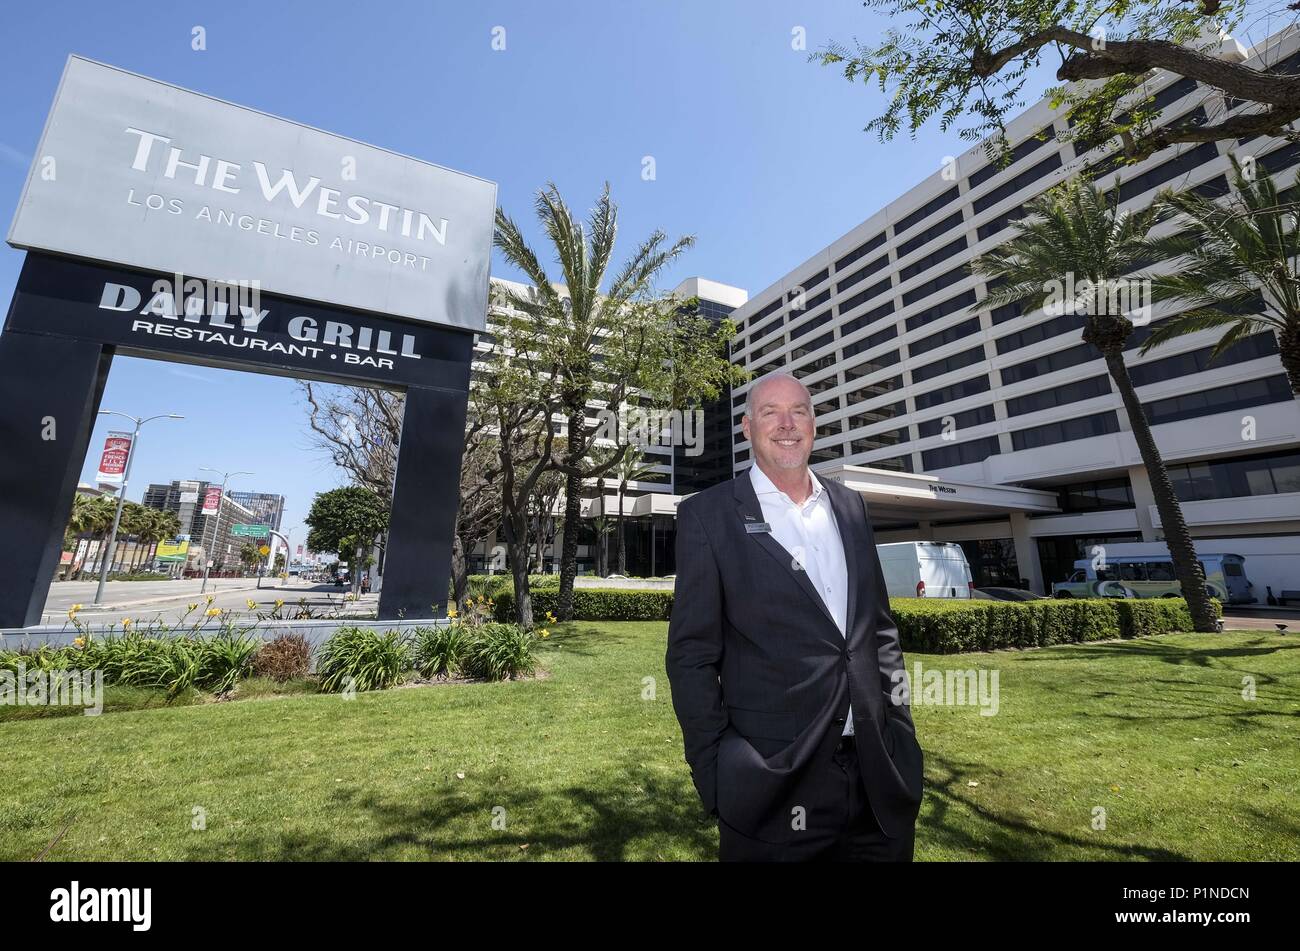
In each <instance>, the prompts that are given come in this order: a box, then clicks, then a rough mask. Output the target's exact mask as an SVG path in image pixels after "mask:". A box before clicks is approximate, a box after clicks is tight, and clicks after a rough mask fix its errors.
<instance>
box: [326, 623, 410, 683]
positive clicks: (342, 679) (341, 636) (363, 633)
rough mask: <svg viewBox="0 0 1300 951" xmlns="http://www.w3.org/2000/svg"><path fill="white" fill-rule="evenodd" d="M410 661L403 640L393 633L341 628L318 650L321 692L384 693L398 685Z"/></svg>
mask: <svg viewBox="0 0 1300 951" xmlns="http://www.w3.org/2000/svg"><path fill="white" fill-rule="evenodd" d="M410 660H411V657H410V651H409V650H408V648H407V645H406V642H405V640H404V639H403V638H402V637H401V635H399V634H397V633H396V632H395V631H388V632H386V633H384V634H379V633H377V632H375V631H372V630H370V629H369V628H360V627H344V628H340V629H339V630H338V631H337V632H335V634H334V636H333V637H331V638H330V639H329V640H328V641H326V642H325V646H324V647H323V648H321V652H320V659H319V660H318V661H317V664H316V672H317V673H318V674H319V675H320V679H321V689H322V690H326V691H331V692H338V691H342V690H346V689H348V687H352V688H353V689H355V690H383V689H385V688H387V687H391V686H392V685H393V684H395V683H399V682H400V681H401V677H402V674H403V672H405V671H406V670H409V669H410V666H411V663H410Z"/></svg>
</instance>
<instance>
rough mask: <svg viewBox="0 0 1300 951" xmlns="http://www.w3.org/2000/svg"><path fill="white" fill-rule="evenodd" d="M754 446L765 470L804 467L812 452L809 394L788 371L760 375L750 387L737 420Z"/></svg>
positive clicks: (811, 411)
mask: <svg viewBox="0 0 1300 951" xmlns="http://www.w3.org/2000/svg"><path fill="white" fill-rule="evenodd" d="M740 426H741V429H742V430H744V433H745V438H746V439H748V440H749V442H750V445H751V446H753V449H754V461H755V462H757V463H758V464H759V465H760V466H762V467H763V468H764V469H767V470H776V469H785V470H790V469H806V468H807V467H808V457H809V456H810V455H811V454H812V444H813V434H814V432H815V431H816V423H815V422H814V418H813V407H812V394H810V393H809V392H808V387H806V386H804V385H803V384H802V383H800V382H799V381H798V380H796V379H795V378H794V377H792V376H791V375H790V374H788V373H784V372H781V371H776V372H773V373H769V374H767V375H766V376H763V377H760V378H759V380H758V382H757V383H755V384H754V385H753V386H752V387H751V388H750V390H749V396H748V398H747V399H746V401H745V416H744V418H743V419H742V420H741V421H740Z"/></svg>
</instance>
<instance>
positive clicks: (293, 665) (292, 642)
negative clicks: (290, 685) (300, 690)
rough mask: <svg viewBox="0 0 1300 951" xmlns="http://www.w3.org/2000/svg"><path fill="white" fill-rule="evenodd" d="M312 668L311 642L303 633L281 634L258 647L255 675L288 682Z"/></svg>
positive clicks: (279, 681)
mask: <svg viewBox="0 0 1300 951" xmlns="http://www.w3.org/2000/svg"><path fill="white" fill-rule="evenodd" d="M310 670H311V643H310V642H309V641H308V640H307V638H306V637H304V636H303V635H302V634H281V635H279V636H278V637H274V638H272V639H271V640H269V641H267V642H266V643H265V644H263V645H262V646H261V647H260V648H258V651H257V656H256V657H255V658H254V659H253V675H254V676H256V677H269V678H270V679H271V680H274V681H275V682H276V683H281V684H282V683H287V682H288V681H290V680H297V679H299V678H301V677H306V676H307V673H308V671H310Z"/></svg>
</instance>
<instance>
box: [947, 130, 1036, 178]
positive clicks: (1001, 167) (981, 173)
mask: <svg viewBox="0 0 1300 951" xmlns="http://www.w3.org/2000/svg"><path fill="white" fill-rule="evenodd" d="M1039 136H1042V138H1039ZM1055 140H1056V130H1055V129H1054V128H1052V126H1050V125H1049V126H1047V127H1046V128H1044V129H1040V130H1039V132H1038V133H1037V135H1031V136H1030V137H1029V138H1027V139H1025V141H1023V142H1021V143H1020V144H1019V145H1017V146H1016V147H1015V148H1013V149H1012V150H1011V154H1010V155H1009V156H1007V157H1006V162H1005V164H1004V163H1003V162H1002V161H1000V160H999V158H998V157H995V158H994V159H993V161H992V162H990V163H989V164H988V165H985V166H984V167H982V168H978V169H976V170H975V171H973V172H971V174H970V177H969V178H968V179H967V181H968V182H969V183H970V187H971V188H978V187H979V186H980V185H983V184H984V183H985V182H987V181H988V180H989V179H990V178H992V177H993V176H994V175H996V174H997V173H998V172H1004V171H1006V170H1007V169H1009V168H1010V167H1011V166H1013V165H1015V164H1016V163H1017V162H1019V161H1020V160H1021V159H1022V158H1024V157H1025V156H1027V155H1030V154H1032V153H1034V152H1037V151H1038V150H1039V149H1041V148H1042V147H1043V146H1044V145H1046V144H1047V143H1048V142H1053V141H1055Z"/></svg>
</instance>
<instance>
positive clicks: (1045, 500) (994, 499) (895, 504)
mask: <svg viewBox="0 0 1300 951" xmlns="http://www.w3.org/2000/svg"><path fill="white" fill-rule="evenodd" d="M747 471H748V470H746V472H747ZM815 471H816V473H817V478H819V479H832V480H834V481H836V482H839V483H841V484H843V485H845V486H847V487H848V488H850V489H852V490H853V491H854V492H857V493H859V494H860V495H863V496H865V497H866V499H867V511H868V512H870V513H871V522H872V524H873V525H875V526H876V527H877V528H893V527H898V526H903V525H911V524H915V523H917V522H948V521H972V520H979V519H983V518H989V519H993V518H998V517H999V516H1000V517H1003V518H1005V517H1006V516H1008V515H1011V514H1013V513H1016V512H1022V513H1024V514H1026V515H1051V514H1054V513H1056V512H1059V511H1060V509H1059V508H1058V507H1057V504H1056V493H1055V492H1044V491H1042V490H1041V489H1023V488H1020V487H1018V486H1014V485H995V484H980V483H975V482H956V481H954V480H952V479H943V478H940V477H939V476H933V475H926V474H924V473H921V474H916V473H911V472H895V471H893V470H891V469H872V468H869V467H867V466H848V465H837V466H829V467H827V468H824V469H817V470H815ZM741 477H742V478H743V477H745V473H744V472H742V473H741ZM683 498H684V496H679V495H670V494H669V493H667V492H652V493H646V494H645V495H641V496H638V497H636V498H624V499H623V516H624V517H625V518H643V517H645V516H647V515H669V516H671V515H675V514H676V509H677V503H678V502H680V501H681V500H682V499H683ZM604 502H605V504H604V507H603V508H602V506H601V500H600V499H590V500H587V499H584V500H583V503H582V517H583V518H594V517H596V516H599V515H602V514H603V515H613V516H617V515H618V498H617V496H615V495H606V496H605V499H604Z"/></svg>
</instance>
